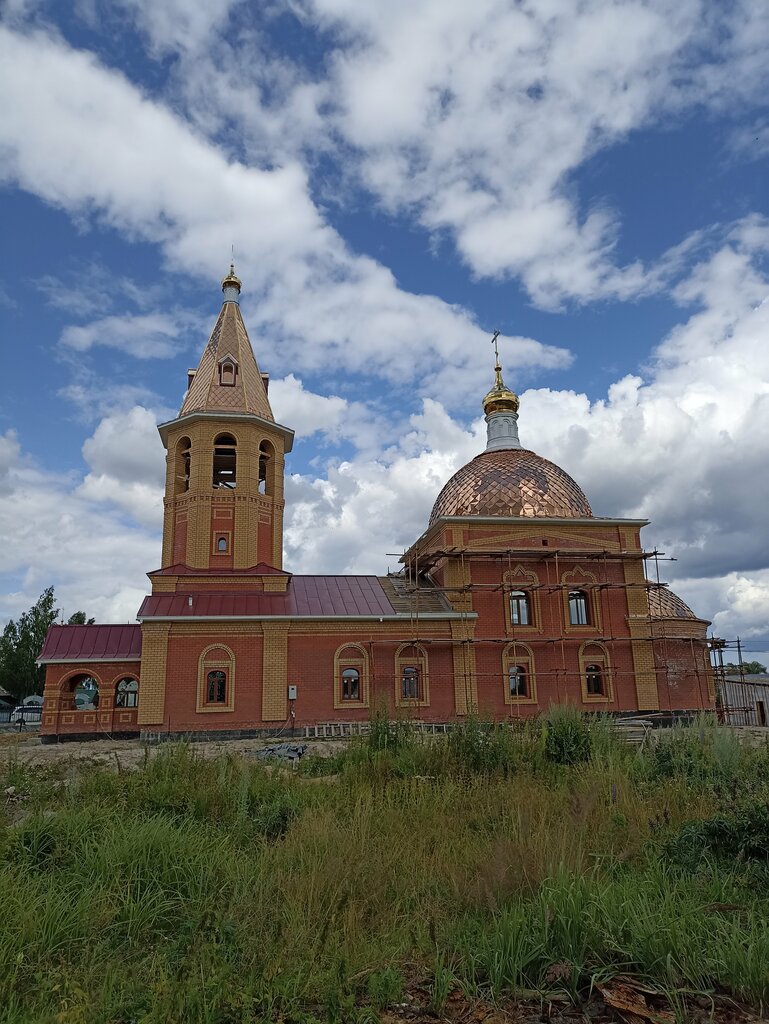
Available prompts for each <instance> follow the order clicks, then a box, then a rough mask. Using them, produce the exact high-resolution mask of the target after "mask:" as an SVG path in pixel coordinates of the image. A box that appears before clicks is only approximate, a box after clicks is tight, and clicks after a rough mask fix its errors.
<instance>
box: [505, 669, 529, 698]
mask: <svg viewBox="0 0 769 1024" xmlns="http://www.w3.org/2000/svg"><path fill="white" fill-rule="evenodd" d="M507 681H508V684H509V686H510V696H511V697H528V696H529V683H528V673H527V671H526V666H525V665H508V667H507Z"/></svg>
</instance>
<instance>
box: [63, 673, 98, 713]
mask: <svg viewBox="0 0 769 1024" xmlns="http://www.w3.org/2000/svg"><path fill="white" fill-rule="evenodd" d="M69 690H70V693H71V694H72V703H73V704H74V707H75V711H95V710H96V709H97V708H98V706H99V684H98V682H97V681H96V680H95V679H94V677H93V676H88V675H85V674H83V675H79V676H75V677H74V679H71V680H70V682H69Z"/></svg>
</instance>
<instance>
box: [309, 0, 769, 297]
mask: <svg viewBox="0 0 769 1024" xmlns="http://www.w3.org/2000/svg"><path fill="white" fill-rule="evenodd" d="M304 10H305V13H306V17H307V18H308V20H311V21H313V22H314V23H316V24H319V25H321V26H322V27H324V28H326V29H329V28H331V29H335V30H337V32H338V34H339V43H338V48H337V51H336V53H335V57H334V60H333V62H332V64H331V74H330V81H331V91H330V95H329V102H330V103H331V104H332V106H333V111H334V114H333V123H334V124H335V126H336V127H337V129H338V130H339V131H340V133H341V134H342V135H343V137H344V139H345V140H346V141H347V142H348V143H350V144H351V145H352V146H353V147H354V150H355V154H356V157H357V160H356V162H355V164H354V165H353V166H356V167H358V168H359V170H360V174H361V176H362V179H363V181H364V182H365V184H366V186H367V187H368V188H369V189H370V190H371V191H372V192H373V193H374V194H375V195H376V196H377V197H378V198H379V200H380V201H381V202H382V204H383V205H384V206H385V207H386V208H387V209H389V210H399V211H408V212H409V213H410V214H411V215H412V216H417V217H418V218H419V220H420V222H421V223H422V224H423V225H424V226H425V227H426V228H428V229H430V230H434V231H442V230H448V231H450V232H451V233H452V235H453V237H454V239H455V242H456V246H457V249H458V251H459V253H460V255H461V256H462V257H463V259H464V260H465V261H466V262H467V264H468V265H469V266H470V267H471V268H472V269H473V270H474V271H475V272H476V273H478V274H481V275H485V276H498V275H518V276H520V277H521V279H522V280H523V282H524V284H525V286H526V287H527V288H528V290H529V292H530V294H531V295H532V297H533V298H534V300H535V301H536V302H537V303H538V304H540V305H542V306H546V307H553V306H557V305H558V304H559V303H560V302H561V301H562V300H563V299H565V298H568V297H576V298H578V299H591V298H595V297H597V296H615V297H620V298H626V297H629V296H632V295H634V294H638V293H640V292H642V291H644V290H648V289H651V288H654V287H656V286H658V284H659V281H658V276H657V274H656V273H655V271H654V269H653V268H652V269H651V270H649V269H646V268H643V267H641V266H640V265H638V264H630V265H629V266H627V267H624V268H618V267H617V266H616V255H615V245H616V239H617V233H618V231H619V227H620V225H619V219H618V215H617V214H616V213H615V211H613V210H611V209H608V208H606V207H605V206H604V205H603V204H602V202H601V200H600V197H599V198H598V200H597V201H596V200H595V199H594V198H593V197H591V196H588V197H586V198H585V197H581V196H580V195H579V194H578V193H577V192H576V190H575V188H574V184H573V180H572V178H571V175H572V173H573V172H574V171H575V170H577V169H578V168H579V166H580V165H581V164H582V163H583V162H584V161H585V160H586V158H588V157H590V156H592V155H593V154H594V153H595V152H597V151H599V150H601V149H605V148H608V147H611V146H613V145H615V144H616V143H618V142H620V141H622V140H624V139H625V138H626V137H627V135H628V134H629V133H630V132H631V131H633V130H635V129H638V128H643V127H648V126H651V125H655V124H658V123H663V124H664V123H665V122H666V120H667V119H668V118H669V116H670V113H671V111H675V112H676V113H677V114H680V113H681V112H685V111H686V110H687V109H690V108H691V107H692V106H693V105H695V104H713V105H719V106H721V107H726V106H727V104H728V101H729V99H730V98H731V99H732V101H733V100H734V99H735V98H736V97H745V96H747V95H751V96H753V97H755V98H759V99H760V98H761V97H762V95H763V92H764V90H765V87H766V83H767V68H766V63H765V61H762V59H761V56H760V55H761V53H762V51H763V52H765V49H766V45H767V42H768V41H769V19H768V18H767V15H766V12H765V11H763V10H762V8H761V5H756V4H747V5H745V4H742V5H736V6H733V7H731V8H728V9H727V7H724V8H722V9H720V10H719V9H716V11H715V12H714V11H713V10H711V9H710V8H709V6H708V5H707V4H704V5H703V3H701V2H700V0H651V2H641V0H626V2H623V3H611V2H606V0H588V2H585V3H581V4H578V5H577V4H573V3H569V2H567V0H563V2H558V0H550V2H547V3H538V4H536V5H520V4H515V5H512V4H506V3H505V4H503V3H499V2H498V0H479V2H477V3H473V4H467V3H466V2H464V0H422V2H419V3H416V4H414V3H411V2H410V3H407V4H406V3H403V4H397V3H396V4H388V5H387V6H386V7H384V6H382V5H376V4H361V3H358V2H353V0H306V3H305V4H304ZM346 165H347V167H348V169H349V167H350V160H349V159H348V160H347V161H346ZM585 202H587V203H591V204H592V206H588V207H587V208H584V206H583V204H584V203H585Z"/></svg>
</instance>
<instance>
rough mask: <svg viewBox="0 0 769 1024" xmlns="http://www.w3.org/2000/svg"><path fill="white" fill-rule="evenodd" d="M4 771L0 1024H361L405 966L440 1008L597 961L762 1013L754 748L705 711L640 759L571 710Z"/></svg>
mask: <svg viewBox="0 0 769 1024" xmlns="http://www.w3.org/2000/svg"><path fill="white" fill-rule="evenodd" d="M2 775H3V779H4V782H3V784H2V788H3V789H5V788H6V787H7V786H13V787H15V792H14V794H12V797H11V798H10V799H9V800H8V801H7V802H6V804H5V806H4V811H3V815H4V817H3V823H2V827H1V828H0V892H2V896H1V897H0V899H1V900H2V904H1V905H2V913H0V963H2V964H3V970H2V971H0V1022H2V1024H10V1022H14V1024H16V1022H27V1021H29V1022H33V1021H34V1022H36V1024H37V1022H51V1024H70V1022H72V1024H75V1022H77V1024H92V1022H93V1024H108V1022H114V1024H123V1022H124V1024H128V1022H134V1021H136V1022H139V1021H141V1022H158V1024H160V1022H163V1024H165V1022H168V1021H183V1022H185V1024H186V1022H201V1024H203V1022H206V1024H209V1022H210V1024H214V1022H216V1024H230V1022H231V1024H235V1022H238V1024H241V1022H242V1024H245V1022H252V1021H254V1022H255V1021H262V1020H275V1019H278V1018H279V1017H281V1016H282V1019H283V1020H284V1021H285V1022H286V1024H291V1022H296V1024H311V1022H317V1021H321V1022H326V1021H340V1022H341V1021H352V1022H358V1024H363V1022H365V1021H376V1020H377V1019H378V1014H379V1013H380V1011H382V1010H383V1009H384V1008H386V1007H387V1006H389V1005H392V1004H394V1003H397V1002H398V1001H399V1000H400V999H401V998H402V996H403V993H404V991H405V988H406V986H407V983H408V978H409V977H410V976H413V975H414V974H415V973H417V974H419V975H420V976H421V977H424V978H427V979H428V980H427V982H426V991H427V992H428V1005H429V1006H430V1007H431V1008H432V1010H433V1011H434V1012H435V1013H437V1014H440V1013H441V1012H442V1010H443V1008H444V1007H445V1005H446V1002H447V1000H448V999H449V998H450V996H451V993H452V991H453V990H454V989H455V988H461V989H462V990H463V991H464V992H465V993H466V994H467V995H469V996H470V997H478V998H483V999H486V1000H490V1001H495V1000H504V999H506V998H508V997H510V996H511V995H515V993H522V992H527V993H530V992H532V991H538V992H543V993H545V992H548V991H550V990H552V989H553V988H558V989H560V990H562V991H565V992H566V993H567V994H568V995H569V996H570V997H571V998H572V999H574V1000H575V1002H579V1000H580V999H582V998H584V997H585V996H586V994H588V993H589V991H590V989H591V986H594V985H595V984H596V983H600V982H601V981H602V980H605V979H606V978H610V977H611V976H612V975H613V974H616V973H624V974H634V975H637V976H638V977H640V978H643V979H645V980H646V981H647V982H650V983H652V984H654V985H656V986H658V987H660V988H661V989H662V990H664V991H665V992H667V993H669V995H670V998H671V1000H672V1001H673V1004H674V1006H677V1007H679V1016H681V1014H685V1003H684V1002H683V1001H681V998H680V996H681V994H682V993H687V992H692V991H694V992H701V993H707V992H713V991H716V992H725V993H730V994H732V995H733V996H735V997H736V998H739V999H742V1000H745V1001H747V1002H748V1003H750V1004H751V1005H752V1006H754V1007H755V1008H756V1010H757V1011H758V1012H760V1013H763V1012H765V1011H766V1010H767V1009H769V863H768V862H767V856H766V852H765V851H766V850H767V848H768V845H767V844H766V843H765V842H764V839H765V837H766V838H767V839H769V754H768V753H767V749H766V748H760V749H749V748H742V747H740V746H738V745H737V744H736V743H735V742H734V741H733V739H732V737H731V734H729V733H728V732H726V731H723V730H721V729H719V728H718V727H716V726H714V725H713V724H712V723H711V722H709V721H707V720H703V721H702V722H697V723H695V724H694V726H692V727H690V728H688V729H681V730H671V732H670V733H669V734H668V735H666V736H665V737H664V738H663V739H662V740H661V741H660V742H658V743H655V744H650V745H649V746H648V748H646V749H644V750H643V751H641V752H637V751H635V750H633V749H631V748H629V747H626V746H624V745H623V744H622V743H621V742H620V741H618V740H617V739H616V738H615V736H614V734H613V733H612V731H611V730H610V728H609V727H608V726H607V724H606V723H605V722H602V721H601V720H600V719H592V720H591V722H590V723H588V722H587V721H586V720H583V719H581V718H580V717H579V716H578V715H577V714H576V713H575V712H573V711H571V710H568V709H567V710H565V711H564V710H560V709H559V710H558V711H556V712H554V713H552V714H551V715H549V716H548V718H547V720H546V721H543V722H538V723H534V724H530V725H528V726H522V727H519V728H516V729H512V728H509V727H498V726H493V725H491V724H490V723H485V722H482V721H477V720H473V721H469V722H468V723H467V724H466V726H465V727H463V728H462V729H459V730H457V731H455V732H453V733H451V734H449V735H448V736H446V737H436V738H424V739H423V738H421V737H419V736H418V735H416V734H414V733H413V732H412V731H411V729H410V728H409V727H408V724H407V723H403V722H395V723H393V722H388V721H387V719H386V718H385V717H384V716H379V717H378V718H377V721H376V722H375V728H373V729H372V734H371V736H370V737H368V739H367V740H366V741H361V742H358V743H355V744H353V745H351V746H350V747H349V748H348V749H347V750H345V751H344V752H343V753H342V754H339V755H337V756H336V757H334V758H331V759H327V760H326V761H324V762H321V761H320V759H315V758H310V759H308V760H306V761H305V762H304V763H303V764H302V766H301V768H300V770H299V771H298V772H295V773H292V772H291V771H290V770H282V769H280V768H278V769H276V768H274V767H271V766H265V765H262V764H260V763H257V762H254V761H251V760H249V759H248V758H246V757H242V758H241V757H220V758H219V759H217V760H211V761H205V760H203V759H202V758H200V757H198V756H197V755H196V754H195V751H194V748H190V747H186V746H173V747H170V746H169V747H168V748H166V749H163V750H161V751H160V753H158V754H157V755H156V756H155V757H152V758H150V757H148V758H146V759H145V762H144V764H143V765H142V767H141V768H140V769H139V770H137V771H133V772H125V771H124V772H118V773H113V772H111V771H109V770H107V769H106V768H101V767H97V768H94V767H90V766H86V767H82V768H80V769H79V770H77V771H76V772H74V773H73V770H72V769H71V768H67V769H63V768H62V769H49V770H45V771H43V770H41V769H35V770H32V769H27V768H24V767H23V766H22V765H20V764H19V763H18V762H16V761H15V760H14V759H13V754H11V755H10V759H9V761H8V763H7V764H6V765H5V767H4V769H3V770H2ZM0 792H1V791H0ZM681 1007H683V1008H684V1009H681Z"/></svg>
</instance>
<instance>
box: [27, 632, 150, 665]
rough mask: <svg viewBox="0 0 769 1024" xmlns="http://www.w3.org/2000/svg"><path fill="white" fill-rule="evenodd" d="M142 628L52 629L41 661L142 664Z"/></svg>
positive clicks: (44, 646)
mask: <svg viewBox="0 0 769 1024" xmlns="http://www.w3.org/2000/svg"><path fill="white" fill-rule="evenodd" d="M141 654H142V634H141V626H138V625H130V624H129V625H124V626H97V625H93V626H51V628H50V629H49V630H48V635H47V636H46V638H45V643H44V644H43V649H42V651H41V652H40V657H39V658H38V661H39V662H51V661H139V659H140V658H141Z"/></svg>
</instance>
